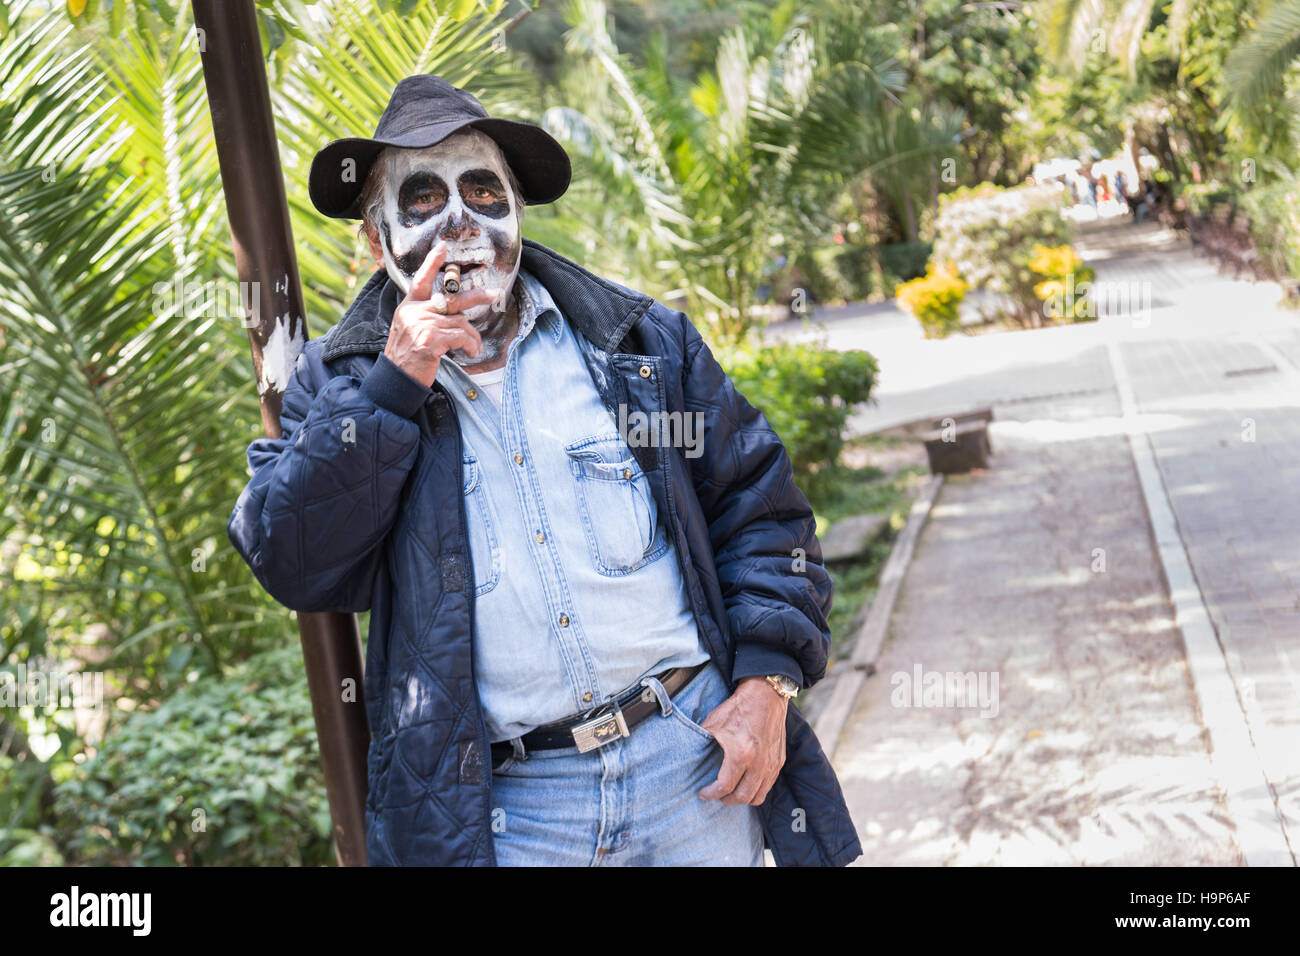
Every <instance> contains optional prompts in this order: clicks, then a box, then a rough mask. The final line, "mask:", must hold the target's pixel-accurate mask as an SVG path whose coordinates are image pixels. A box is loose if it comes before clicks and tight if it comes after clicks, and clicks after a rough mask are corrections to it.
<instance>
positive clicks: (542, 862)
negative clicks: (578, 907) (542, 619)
mask: <svg viewBox="0 0 1300 956" xmlns="http://www.w3.org/2000/svg"><path fill="white" fill-rule="evenodd" d="M643 685H644V686H645V687H646V691H645V693H647V694H649V695H653V696H655V697H657V698H658V703H659V710H658V712H657V713H654V714H652V715H651V716H649V717H647V718H646V719H645V720H643V721H641V723H639V724H637V725H636V726H635V727H633V728H632V735H631V736H630V737H626V738H622V739H620V740H616V741H614V742H613V743H611V744H607V745H605V746H604V747H601V748H599V749H597V750H591V751H588V752H587V753H579V752H578V751H577V750H576V749H575V748H571V747H570V748H565V749H561V750H537V751H533V752H531V753H527V754H525V756H524V759H523V760H516V759H514V758H513V757H512V758H507V760H506V761H505V762H504V763H503V764H501V765H500V766H499V767H498V768H496V769H494V770H493V773H492V807H493V809H492V831H493V841H494V844H495V849H496V854H497V862H498V864H499V865H501V866H762V865H763V831H762V827H761V825H760V823H759V820H758V808H757V807H752V806H748V805H742V806H728V805H727V804H724V803H722V802H721V801H718V800H701V799H700V798H699V797H698V796H697V795H696V794H697V792H698V791H699V790H701V789H702V788H704V787H706V786H708V785H709V784H710V783H712V782H713V781H714V780H715V779H717V776H718V769H719V768H720V767H721V766H722V747H721V746H720V745H719V744H718V743H717V741H716V740H714V738H713V735H712V734H710V733H709V732H708V731H707V730H705V729H704V728H702V727H701V726H700V725H699V722H700V721H701V720H703V719H704V718H705V717H707V716H708V714H709V712H710V711H711V710H713V709H714V708H715V707H717V706H718V704H720V703H722V701H724V700H726V699H727V697H728V696H729V691H728V690H727V685H726V682H725V681H724V680H723V678H722V674H721V673H720V672H719V671H718V668H717V667H716V666H715V665H714V664H713V663H711V662H710V663H708V664H706V665H705V667H704V670H702V671H701V672H700V673H699V674H697V675H696V676H695V678H694V679H693V680H692V681H691V682H690V683H689V684H687V685H686V686H685V687H683V688H682V689H681V690H680V691H678V693H677V697H676V698H675V699H669V697H668V695H667V693H665V692H664V689H663V686H662V685H661V684H660V683H659V681H658V680H656V679H655V678H653V677H651V678H646V680H645V681H643Z"/></svg>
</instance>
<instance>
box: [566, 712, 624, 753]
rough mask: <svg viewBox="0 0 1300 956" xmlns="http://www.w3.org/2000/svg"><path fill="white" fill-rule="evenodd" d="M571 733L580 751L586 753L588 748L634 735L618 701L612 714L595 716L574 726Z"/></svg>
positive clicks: (592, 748) (594, 747)
mask: <svg viewBox="0 0 1300 956" xmlns="http://www.w3.org/2000/svg"><path fill="white" fill-rule="evenodd" d="M570 733H572V734H573V742H574V743H576V744H577V745H578V752H579V753H586V752H587V751H588V750H595V749H596V748H598V747H603V746H605V744H607V743H610V742H611V741H615V740H618V739H619V738H620V737H631V736H632V734H631V732H630V731H629V730H628V729H627V721H626V720H624V719H623V711H622V710H620V709H619V706H618V703H617V701H615V703H614V712H613V713H612V714H605V715H604V716H602V717H593V718H591V720H588V721H584V722H583V723H581V724H578V726H576V727H574V728H573V730H571V731H570Z"/></svg>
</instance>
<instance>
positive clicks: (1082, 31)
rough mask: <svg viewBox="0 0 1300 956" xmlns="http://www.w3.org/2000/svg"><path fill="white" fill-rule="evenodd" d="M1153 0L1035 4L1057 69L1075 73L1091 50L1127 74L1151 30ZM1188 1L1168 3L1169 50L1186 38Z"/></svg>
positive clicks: (1054, 0)
mask: <svg viewBox="0 0 1300 956" xmlns="http://www.w3.org/2000/svg"><path fill="white" fill-rule="evenodd" d="M1157 2H1158V0H1039V2H1038V4H1037V8H1038V18H1039V23H1040V24H1041V29H1042V31H1043V41H1044V46H1045V47H1046V49H1047V51H1048V53H1049V54H1050V55H1051V57H1052V58H1053V59H1054V60H1055V61H1056V63H1057V65H1058V66H1060V67H1062V68H1065V69H1068V70H1077V69H1078V68H1079V67H1081V66H1082V64H1083V62H1084V60H1085V58H1086V57H1087V55H1088V53H1089V52H1090V51H1095V52H1103V53H1107V54H1109V55H1112V56H1114V57H1115V58H1116V59H1118V60H1119V62H1120V63H1121V64H1122V65H1123V66H1124V68H1125V69H1127V70H1128V71H1129V72H1130V73H1132V72H1133V71H1134V70H1135V69H1136V66H1137V62H1138V59H1139V57H1140V54H1141V46H1142V37H1143V36H1144V35H1145V34H1146V32H1147V30H1148V29H1149V28H1150V26H1151V17H1152V14H1153V13H1154V12H1155V11H1156V10H1157V9H1158V8H1157ZM1191 11H1192V0H1171V2H1170V7H1169V21H1168V22H1169V34H1170V43H1171V45H1172V48H1173V51H1174V52H1175V53H1176V52H1177V51H1178V47H1179V44H1180V43H1181V42H1182V38H1183V37H1184V36H1185V35H1186V31H1187V22H1188V18H1189V17H1190V15H1191Z"/></svg>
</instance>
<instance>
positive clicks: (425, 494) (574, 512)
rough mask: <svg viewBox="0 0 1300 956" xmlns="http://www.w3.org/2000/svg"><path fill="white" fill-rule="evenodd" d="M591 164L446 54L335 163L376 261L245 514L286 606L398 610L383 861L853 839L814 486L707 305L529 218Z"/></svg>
mask: <svg viewBox="0 0 1300 956" xmlns="http://www.w3.org/2000/svg"><path fill="white" fill-rule="evenodd" d="M569 177H570V165H569V160H568V157H567V156H566V155H565V153H564V150H563V149H562V148H561V147H560V145H559V144H558V143H557V142H556V141H555V140H554V139H552V138H551V137H550V136H549V135H547V134H546V133H545V132H544V131H543V130H541V129H540V128H538V127H536V126H532V125H529V124H524V123H518V122H513V121H508V120H503V119H497V118H492V117H489V116H488V115H487V113H486V111H485V110H484V109H483V107H482V106H481V105H480V104H479V102H478V101H477V100H476V99H475V98H474V97H473V96H471V95H469V94H468V93H466V92H464V91H463V90H459V89H457V88H456V87H453V86H451V85H450V84H448V83H446V82H445V81H443V80H442V79H440V78H438V77H434V76H414V77H409V78H407V79H405V80H403V81H402V82H401V83H399V84H398V85H397V88H396V89H395V91H394V93H393V96H392V99H391V100H390V102H389V104H388V107H387V109H386V110H385V111H384V114H383V117H382V118H381V119H380V121H379V126H378V129H377V130H376V133H375V135H374V137H373V138H369V139H365V138H358V139H346V140H338V141H335V142H333V143H330V144H329V145H327V146H326V147H325V148H324V149H322V150H321V151H320V153H318V154H317V156H316V158H315V161H314V163H313V165H312V172H311V180H310V191H311V198H312V201H313V202H314V203H315V205H316V207H317V208H318V209H319V210H320V211H321V212H322V213H324V214H325V215H327V216H332V217H337V218H361V219H362V221H363V228H364V230H365V233H366V236H367V238H368V239H369V243H370V248H371V251H372V253H373V255H374V256H375V259H376V261H377V264H378V265H380V266H381V267H382V268H378V269H377V270H376V271H375V274H374V275H373V276H372V277H371V279H370V280H369V282H367V283H366V285H365V287H364V288H363V289H362V290H361V292H360V293H359V294H358V296H357V297H356V299H355V301H354V302H353V303H352V305H351V306H350V307H349V308H348V310H347V312H346V313H345V314H344V316H343V318H342V320H341V321H340V322H339V323H338V324H337V325H336V326H334V327H333V328H332V329H330V331H329V332H328V333H327V334H326V335H324V336H323V337H321V338H319V339H315V340H312V341H310V342H308V343H307V345H306V347H305V349H304V351H303V353H302V355H301V357H300V358H299V360H298V365H297V369H296V371H295V373H294V376H293V378H292V380H291V381H290V383H289V386H288V388H287V390H286V392H285V395H284V402H283V429H284V430H283V435H282V437H280V438H278V439H274V440H272V439H259V440H258V441H255V442H254V443H253V444H252V446H251V447H250V448H249V451H248V459H249V464H250V466H251V468H252V470H253V477H252V479H251V480H250V481H249V483H248V486H247V488H245V489H244V492H243V493H242V494H241V496H240V498H239V501H238V503H237V504H236V506H235V509H234V513H233V514H232V516H231V519H230V525H229V535H230V538H231V540H232V542H234V544H235V546H236V548H238V550H239V551H240V553H241V554H242V555H243V556H244V558H245V560H247V561H248V563H249V565H250V566H251V567H252V569H253V571H254V573H255V574H256V576H257V578H258V580H259V581H261V583H262V584H263V586H264V587H265V588H266V589H267V590H268V591H269V592H270V593H271V594H272V595H274V596H275V597H276V598H277V599H278V600H280V601H281V602H282V603H284V604H285V605H287V606H288V607H290V608H294V609H296V610H301V611H325V610H337V611H364V610H369V611H370V612H371V617H370V633H369V637H368V647H367V666H366V676H365V702H366V707H367V715H368V717H369V721H370V728H371V734H372V739H371V744H370V750H369V755H368V778H369V779H368V782H369V795H368V797H367V803H366V838H367V839H366V842H367V851H368V856H369V860H370V863H372V864H471V865H491V864H494V863H497V864H502V865H518V864H563V865H591V864H601V865H628V864H632V865H647V864H650V865H659V864H663V865H711V864H712V865H716V864H723V865H761V863H762V860H763V855H762V854H763V848H764V846H765V845H766V846H767V847H769V848H770V849H771V850H772V853H773V856H774V858H775V860H776V862H777V863H778V864H780V865H843V864H846V863H848V862H850V861H851V860H853V859H854V858H855V857H857V856H858V855H859V853H860V852H861V851H860V847H859V844H858V840H857V837H856V834H855V832H854V829H853V826H852V823H851V821H850V820H849V816H848V812H847V809H846V807H845V805H844V801H843V798H842V796H841V794H840V789H839V784H838V782H837V781H836V779H835V775H834V772H833V770H832V769H831V767H830V764H829V762H828V761H827V759H826V757H825V755H824V754H823V753H822V751H821V748H820V746H819V744H818V742H817V740H816V739H815V737H814V736H813V734H812V732H811V730H810V728H809V727H808V725H807V723H806V722H805V721H804V720H803V718H802V717H801V716H800V714H799V712H798V711H797V710H796V709H794V708H793V707H791V706H790V704H789V700H790V698H791V697H792V696H793V695H794V694H795V693H796V692H797V690H798V689H799V688H800V687H801V686H808V685H810V684H812V683H813V682H814V681H816V680H818V679H819V678H821V677H822V675H823V674H824V672H825V669H826V661H827V649H828V639H829V635H828V632H827V627H826V613H827V611H828V609H829V605H830V592H831V588H830V581H829V578H828V576H827V574H826V572H825V570H824V569H823V568H822V567H821V564H820V546H819V545H818V542H817V539H816V537H815V536H814V533H813V532H814V523H813V518H812V513H811V510H810V509H809V506H808V503H807V500H806V499H805V498H804V496H803V495H802V494H801V493H800V492H799V490H798V489H797V488H796V487H795V485H794V482H793V480H792V478H791V468H790V462H789V459H788V457H787V455H786V453H785V450H784V448H783V447H782V445H781V442H780V440H779V439H778V438H777V436H776V435H775V434H774V433H773V431H772V430H771V428H770V427H769V426H768V424H767V422H766V421H765V420H764V418H763V416H762V415H761V414H759V413H758V412H757V411H756V410H755V409H754V408H752V407H751V406H750V405H749V404H748V403H746V401H745V400H744V399H743V398H742V397H741V396H740V395H739V394H738V393H737V392H736V390H735V389H734V387H733V386H732V385H731V383H730V382H729V381H728V379H727V376H726V375H725V374H724V373H723V371H722V369H721V368H719V366H718V364H717V362H716V361H715V360H714V358H713V356H712V355H711V354H710V352H709V350H708V348H707V347H706V346H705V344H704V342H703V341H702V340H701V338H700V336H699V334H698V332H697V331H696V330H695V328H694V326H692V324H691V323H690V321H689V320H688V319H687V317H686V316H685V315H684V314H682V313H681V312H675V311H673V310H671V309H668V308H666V307H665V306H663V305H661V304H660V303H658V302H656V301H654V300H653V299H651V298H650V297H649V296H646V295H643V294H641V293H638V292H635V291H633V290H631V289H628V288H625V287H623V286H620V285H617V284H615V283H613V282H610V281H608V280H605V279H601V278H599V277H597V276H595V275H593V274H591V273H590V272H587V271H586V270H584V269H582V268H581V267H579V266H578V265H576V264H575V263H573V262H571V261H570V260H568V259H565V258H564V257H562V256H560V255H557V254H556V253H555V252H553V251H551V250H550V249H547V248H545V247H544V246H542V245H540V244H538V243H535V242H532V241H530V240H527V239H523V238H522V236H521V230H520V223H521V219H522V216H523V211H524V206H525V205H527V204H537V203H545V202H551V201H553V200H555V199H556V198H558V197H559V196H560V195H561V194H562V193H563V192H564V191H565V189H566V188H567V187H568V183H569Z"/></svg>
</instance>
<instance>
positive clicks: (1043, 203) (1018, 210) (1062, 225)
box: [934, 183, 1071, 327]
mask: <svg viewBox="0 0 1300 956" xmlns="http://www.w3.org/2000/svg"><path fill="white" fill-rule="evenodd" d="M1064 205H1065V199H1064V194H1063V193H1062V191H1061V190H1060V189H1059V188H1058V187H1057V186H1047V185H1044V186H1014V187H1012V188H1010V189H1004V188H1002V187H1000V186H995V185H993V184H992V183H984V184H982V185H980V186H976V187H974V188H970V189H959V190H957V191H956V192H953V193H950V194H949V195H947V196H943V197H940V200H939V215H938V218H937V219H936V222H935V227H936V233H937V236H936V239H935V244H934V261H935V262H938V263H945V264H950V265H951V267H952V268H953V269H954V270H955V271H956V272H957V274H958V275H960V276H961V277H962V279H964V280H965V281H966V282H967V283H968V284H969V285H970V286H971V288H974V289H984V290H986V291H988V292H992V293H994V294H995V295H997V296H998V297H999V298H1000V299H1001V301H1002V303H1003V308H1004V309H1005V311H1006V312H1007V313H1008V314H1009V316H1010V317H1011V318H1013V319H1015V320H1016V321H1018V322H1019V323H1020V324H1022V325H1025V326H1031V327H1032V326H1038V325H1041V324H1042V319H1043V312H1042V308H1041V302H1040V299H1039V297H1038V295H1037V294H1036V293H1035V292H1034V286H1035V285H1037V284H1038V283H1040V282H1042V280H1043V277H1042V276H1041V275H1039V274H1038V273H1036V272H1035V271H1034V270H1033V269H1032V268H1030V261H1031V260H1032V259H1033V258H1034V249H1035V247H1036V246H1061V245H1065V244H1067V243H1068V242H1069V241H1070V239H1071V228H1070V223H1069V222H1068V221H1067V220H1066V219H1065V218H1064V217H1063V216H1062V215H1061V211H1062V209H1063V208H1064Z"/></svg>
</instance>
